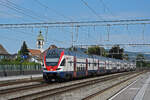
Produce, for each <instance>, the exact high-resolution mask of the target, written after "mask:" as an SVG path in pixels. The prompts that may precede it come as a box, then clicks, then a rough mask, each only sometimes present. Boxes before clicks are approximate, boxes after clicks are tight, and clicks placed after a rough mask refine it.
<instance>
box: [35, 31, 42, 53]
mask: <svg viewBox="0 0 150 100" xmlns="http://www.w3.org/2000/svg"><path fill="white" fill-rule="evenodd" d="M36 44H37V48H38V49H39V50H40V51H41V52H43V51H44V49H43V46H44V37H43V35H42V32H41V31H40V34H39V35H38V37H37V43H36Z"/></svg>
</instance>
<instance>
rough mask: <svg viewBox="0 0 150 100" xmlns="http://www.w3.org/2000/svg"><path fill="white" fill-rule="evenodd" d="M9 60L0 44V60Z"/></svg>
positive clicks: (8, 55) (7, 54)
mask: <svg viewBox="0 0 150 100" xmlns="http://www.w3.org/2000/svg"><path fill="white" fill-rule="evenodd" d="M7 58H10V54H9V53H8V52H7V51H6V49H5V48H4V47H3V46H2V45H1V44H0V60H1V59H7Z"/></svg>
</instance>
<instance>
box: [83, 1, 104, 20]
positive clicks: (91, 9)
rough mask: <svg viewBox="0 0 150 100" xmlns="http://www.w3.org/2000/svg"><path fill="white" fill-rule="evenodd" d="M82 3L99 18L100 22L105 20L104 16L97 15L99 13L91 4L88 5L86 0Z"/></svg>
mask: <svg viewBox="0 0 150 100" xmlns="http://www.w3.org/2000/svg"><path fill="white" fill-rule="evenodd" d="M81 2H82V3H84V5H86V6H87V7H88V9H90V11H91V12H92V13H93V14H94V15H95V16H97V17H98V18H99V19H100V20H104V19H103V18H102V16H100V15H99V14H97V12H96V11H95V10H94V9H93V8H92V7H90V6H89V4H88V3H87V2H86V1H85V0H81Z"/></svg>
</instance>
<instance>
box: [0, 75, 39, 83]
mask: <svg viewBox="0 0 150 100" xmlns="http://www.w3.org/2000/svg"><path fill="white" fill-rule="evenodd" d="M36 78H42V74H34V75H19V76H8V77H0V83H2V82H11V81H19V80H31V79H36Z"/></svg>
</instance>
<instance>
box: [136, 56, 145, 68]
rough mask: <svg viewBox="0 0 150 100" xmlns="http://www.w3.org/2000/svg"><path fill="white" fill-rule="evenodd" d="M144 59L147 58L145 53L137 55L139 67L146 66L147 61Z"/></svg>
mask: <svg viewBox="0 0 150 100" xmlns="http://www.w3.org/2000/svg"><path fill="white" fill-rule="evenodd" d="M144 60H145V58H144V55H143V54H138V55H137V57H136V65H137V67H142V66H145V64H146V62H145V61H144Z"/></svg>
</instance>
